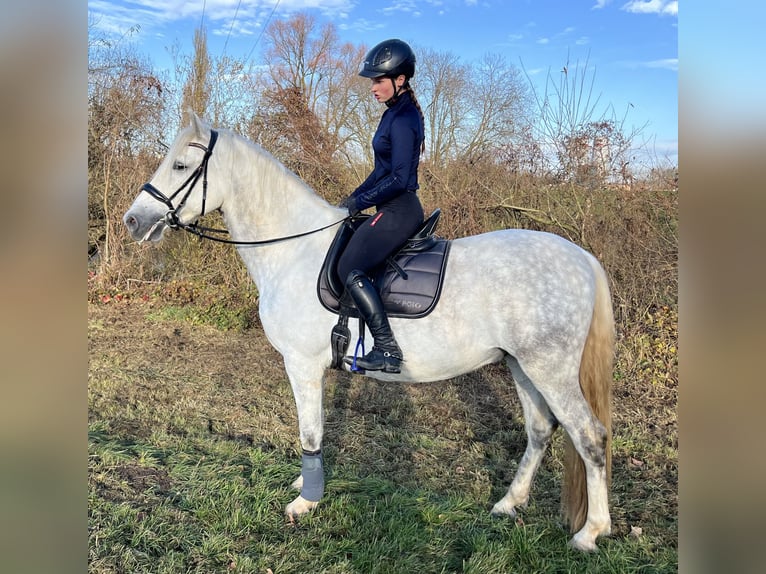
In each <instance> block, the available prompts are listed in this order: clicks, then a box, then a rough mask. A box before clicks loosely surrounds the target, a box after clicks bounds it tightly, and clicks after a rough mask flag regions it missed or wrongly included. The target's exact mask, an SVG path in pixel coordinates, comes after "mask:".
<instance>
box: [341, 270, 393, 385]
mask: <svg viewBox="0 0 766 574" xmlns="http://www.w3.org/2000/svg"><path fill="white" fill-rule="evenodd" d="M346 290H347V292H348V293H349V295H351V298H352V299H353V300H354V303H356V307H357V309H358V310H359V314H360V315H361V316H362V318H363V319H364V322H365V323H366V324H367V327H368V328H369V329H370V333H372V336H373V338H374V342H373V346H372V350H371V351H370V352H369V353H367V354H366V355H365V356H364V357H361V358H359V359H357V360H356V366H357V367H358V368H360V369H364V370H366V371H383V372H384V373H400V372H401V363H402V359H403V357H402V351H401V349H400V348H399V345H397V344H396V339H394V334H393V333H392V332H391V325H389V323H388V316H387V315H386V312H385V310H384V309H383V302H382V301H381V300H380V294H379V293H378V290H377V289H375V286H374V285H373V284H372V282H371V281H370V279H369V278H368V277H367V276H366V275H365V274H364V273H362V272H361V271H352V272H351V273H349V275H348V280H347V281H346ZM345 361H346V363H348V364H353V362H354V358H353V357H346V359H345Z"/></svg>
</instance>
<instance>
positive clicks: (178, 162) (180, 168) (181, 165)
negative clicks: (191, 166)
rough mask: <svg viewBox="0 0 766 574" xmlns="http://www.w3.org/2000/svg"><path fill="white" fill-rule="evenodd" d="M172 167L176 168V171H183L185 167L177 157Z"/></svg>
mask: <svg viewBox="0 0 766 574" xmlns="http://www.w3.org/2000/svg"><path fill="white" fill-rule="evenodd" d="M173 169H177V170H178V171H183V170H185V169H186V164H185V163H184V162H182V161H181V160H179V159H177V160H176V161H175V163H174V164H173Z"/></svg>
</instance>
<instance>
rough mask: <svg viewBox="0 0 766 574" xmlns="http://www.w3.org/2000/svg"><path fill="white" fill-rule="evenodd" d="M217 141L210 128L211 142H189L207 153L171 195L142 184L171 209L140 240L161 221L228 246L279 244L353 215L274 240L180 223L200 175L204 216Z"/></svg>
mask: <svg viewBox="0 0 766 574" xmlns="http://www.w3.org/2000/svg"><path fill="white" fill-rule="evenodd" d="M217 141H218V132H217V131H216V130H210V140H209V141H208V144H207V146H204V145H202V144H201V143H197V142H191V143H190V144H189V146H191V147H196V148H199V149H201V150H203V151H204V152H205V155H204V156H203V157H202V161H201V162H200V164H199V165H198V166H197V169H195V170H194V171H193V172H192V173H191V175H190V176H189V177H188V178H186V181H184V182H183V183H182V184H181V185H180V186H179V187H178V189H176V190H175V191H174V192H173V194H172V195H171V196H170V197H168V196H166V195H165V194H164V193H162V192H161V191H160V190H159V189H157V188H156V187H154V186H153V185H152V184H151V183H145V184H144V185H142V186H141V191H145V192H146V193H148V194H149V195H150V196H151V197H153V198H154V199H156V200H157V201H159V202H161V203H163V204H164V205H165V206H167V208H168V212H167V213H166V214H165V217H163V218H162V219H160V220H159V221H158V222H157V223H155V224H154V225H153V226H152V227H151V229H149V231H148V232H147V233H146V235H145V236H144V238H143V239H142V240H141V241H145V240H146V239H147V238H148V237H149V236H150V235H151V234H152V232H153V231H154V230H155V229H156V227H157V226H158V225H160V224H162V225H166V226H168V227H170V228H171V229H183V230H184V231H188V232H189V233H193V234H194V235H197V236H198V237H201V238H203V239H210V240H212V241H217V242H219V243H227V244H229V245H253V246H254V245H269V244H272V243H278V242H280V241H287V240H288V239H297V238H298V237H304V236H306V235H311V234H312V233H318V232H319V231H324V230H325V229H329V228H330V227H333V226H335V225H338V224H339V223H343V222H344V221H346V220H348V219H350V218H351V216H348V217H344V218H343V219H340V220H338V221H336V222H334V223H330V224H329V225H325V226H324V227H320V228H319V229H313V230H311V231H305V232H303V233H296V234H295V235H288V236H285V237H275V238H272V239H264V240H261V241H234V240H232V239H223V238H221V237H216V236H214V235H209V234H210V233H228V231H227V230H226V229H215V228H212V227H201V226H199V225H197V224H196V223H181V221H180V219H179V218H178V210H179V209H181V208H182V207H183V206H184V205H185V204H186V200H187V199H189V195H190V194H191V192H192V190H193V189H194V186H195V185H196V184H197V182H198V181H199V180H200V178H202V213H201V214H200V217H202V216H203V215H205V201H206V200H207V164H208V162H209V161H210V156H211V155H212V153H213V148H214V147H215V144H216V142H217ZM186 188H188V189H186ZM184 189H186V193H184V195H183V197H182V198H181V201H180V202H179V203H178V206H173V199H174V198H175V197H176V196H177V195H179V194H180V193H181V192H183V191H184Z"/></svg>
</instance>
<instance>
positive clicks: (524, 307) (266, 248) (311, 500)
mask: <svg viewBox="0 0 766 574" xmlns="http://www.w3.org/2000/svg"><path fill="white" fill-rule="evenodd" d="M213 146H215V148H214V149H213ZM208 176H209V178H210V185H209V186H208ZM200 179H202V180H203V181H202V182H200V181H199V180H200ZM160 190H162V191H160ZM166 194H169V195H166ZM216 209H218V210H220V211H221V212H222V214H223V217H224V221H225V223H226V227H227V228H228V231H229V233H230V237H231V241H232V242H234V243H236V242H256V241H261V242H263V243H262V244H260V245H241V244H240V245H237V247H236V248H237V250H238V251H239V254H240V255H241V257H242V259H243V260H244V263H245V265H246V266H247V269H248V272H249V273H250V275H251V277H252V278H253V281H255V284H256V286H257V288H258V293H259V313H260V318H261V322H262V324H263V329H264V332H265V333H266V336H267V337H268V339H269V341H270V342H271V344H272V345H273V346H274V347H275V348H276V350H277V351H279V352H280V353H281V354H282V356H283V358H284V363H285V369H286V371H287V376H288V377H289V380H290V384H291V386H292V391H293V394H294V397H295V404H296V408H297V413H298V424H299V427H300V442H301V446H302V448H303V453H304V454H303V465H302V472H301V476H299V477H298V479H297V480H296V481H295V482H294V483H293V486H294V487H296V488H298V489H301V493H300V494H299V495H298V496H297V497H296V498H295V500H293V501H292V502H291V503H290V504H288V505H287V507H286V510H285V512H286V513H287V515H288V516H289V517H291V518H294V517H298V516H300V515H303V514H305V513H308V512H310V511H312V510H313V509H314V508H315V507H316V506H317V503H318V501H319V499H320V498H321V497H322V494H323V492H324V478H323V467H322V458H321V448H322V435H323V423H324V420H323V419H324V414H323V409H322V395H323V387H324V380H325V374H326V370H327V369H328V367H329V366H330V364H331V357H332V353H331V345H330V332H331V330H332V327H333V325H334V324H335V323H336V321H337V316H336V315H334V314H333V313H331V312H330V311H328V310H326V309H325V308H324V307H323V306H322V305H321V304H320V301H319V299H318V297H317V288H316V284H317V277H318V274H319V271H320V267H321V265H322V262H323V260H324V257H325V254H326V252H327V250H328V247H329V245H330V243H331V242H332V240H333V238H334V235H335V232H336V230H337V225H335V224H337V223H338V222H339V221H341V220H343V219H344V218H345V217H346V216H347V215H348V213H347V212H346V210H345V209H341V208H338V207H334V206H332V205H330V204H329V203H328V202H326V201H325V200H324V199H323V198H321V197H319V196H318V195H316V193H315V192H314V191H313V190H312V189H310V188H309V187H308V186H307V185H306V184H305V183H304V182H303V181H302V180H301V179H299V178H298V177H297V176H296V175H295V174H293V173H292V172H290V171H289V170H288V169H286V168H285V167H284V166H283V165H282V164H281V163H279V162H278V161H277V160H276V159H275V158H274V157H273V156H271V155H270V154H269V153H268V152H266V151H264V150H263V149H262V148H261V147H260V146H258V145H256V144H254V143H252V142H250V141H248V140H247V139H245V138H244V137H242V136H239V135H237V134H236V133H234V132H231V131H229V130H220V133H219V132H218V131H217V130H213V129H211V127H210V126H208V125H207V124H206V123H204V122H203V121H202V120H200V119H199V118H197V117H194V118H193V119H192V121H191V125H190V126H189V127H186V128H184V129H182V130H181V131H180V133H179V134H178V136H177V137H176V140H175V142H174V143H173V145H172V146H171V147H170V149H169V152H168V155H167V157H165V159H164V160H163V161H162V163H161V165H160V166H159V168H158V170H157V172H156V173H155V174H154V176H153V177H152V180H151V182H150V183H147V184H146V185H144V187H143V188H142V191H141V192H140V193H139V195H138V196H137V197H136V199H135V201H134V202H133V205H132V206H131V207H130V209H129V210H128V211H127V212H126V214H125V216H124V223H125V225H126V226H127V227H128V229H129V231H130V233H131V234H132V236H133V237H134V238H135V239H137V240H139V241H147V240H148V241H153V242H156V241H159V240H160V239H161V237H162V235H163V234H164V232H165V230H166V229H168V228H179V227H182V228H183V227H185V226H187V225H190V224H194V223H196V221H197V220H198V218H199V217H200V216H201V215H204V214H205V213H207V212H210V211H212V210H216ZM313 231H315V232H313ZM306 232H313V233H308V234H306ZM304 234H305V235H304ZM294 236H299V237H294ZM281 238H287V239H283V240H277V241H274V242H270V241H269V240H270V239H281ZM355 323H356V321H351V324H350V325H349V326H350V328H351V331H352V340H353V338H354V337H356V336H357V329H356V326H355ZM391 325H392V328H393V331H394V333H395V335H396V339H397V341H398V342H399V345H400V347H401V348H402V350H403V353H404V359H405V360H404V362H403V363H402V372H401V374H395V375H393V374H384V373H382V372H380V371H378V372H368V373H367V376H370V377H374V378H377V379H381V380H387V381H423V382H424V381H439V380H444V379H449V378H451V377H455V376H458V375H461V374H464V373H467V372H470V371H473V370H475V369H478V368H479V367H481V366H483V365H487V364H489V363H495V362H498V361H503V360H504V361H505V362H506V364H507V365H508V367H509V368H510V372H511V375H512V376H513V381H514V383H515V385H516V389H517V392H518V395H519V398H520V401H521V404H522V406H523V410H524V418H525V426H526V431H527V435H528V442H527V447H526V451H525V452H524V455H523V457H522V458H521V461H520V463H519V468H518V471H517V473H516V475H515V477H514V479H513V481H512V483H511V485H510V487H509V488H508V492H507V494H506V495H505V496H504V497H503V498H502V499H501V500H500V501H499V502H497V503H496V504H495V505H494V507H493V508H492V511H491V512H492V514H495V515H511V516H514V515H515V512H516V507H518V506H522V505H524V504H526V502H527V501H528V498H529V490H530V487H531V483H532V480H533V478H534V475H535V472H536V471H537V469H538V467H539V465H540V462H541V460H542V457H543V455H544V453H545V450H546V447H547V445H548V443H549V441H550V438H551V435H552V434H553V432H554V430H555V429H556V427H557V426H558V425H561V427H562V428H563V429H564V430H565V431H566V437H567V443H568V444H569V445H570V447H571V445H573V447H574V450H572V449H571V448H570V450H569V452H570V453H571V454H570V455H568V456H567V457H566V461H565V465H566V470H567V472H566V476H565V480H564V486H563V493H562V501H563V502H565V505H564V506H565V507H566V508H565V510H564V512H565V518H566V520H567V521H568V523H569V525H570V527H571V529H572V531H573V532H575V534H574V536H573V538H572V540H571V544H572V545H573V546H574V547H575V548H578V549H581V550H586V551H589V550H596V538H597V537H599V536H602V535H608V534H609V533H610V530H611V518H610V516H609V508H608V483H609V480H610V466H611V456H610V442H611V384H612V362H613V354H614V319H613V314H612V306H611V300H610V294H609V287H608V282H607V277H606V275H605V272H604V271H603V269H602V267H601V265H600V264H599V263H598V262H597V261H596V259H595V258H594V257H593V256H592V255H590V254H589V253H587V252H586V251H584V250H583V249H581V248H580V247H578V246H577V245H575V244H573V243H571V242H569V241H567V240H565V239H563V238H561V237H558V236H556V235H553V234H550V233H543V232H535V231H528V230H520V229H509V230H503V231H494V232H491V233H484V234H481V235H476V236H470V237H465V238H460V239H455V240H453V242H452V246H451V251H450V255H449V259H448V263H447V268H446V277H445V282H444V286H443V289H442V293H441V299H440V301H439V303H438V305H437V306H436V308H435V309H434V310H433V311H432V312H431V313H430V314H429V315H427V316H426V317H423V318H420V319H407V318H392V319H391ZM345 368H348V367H345Z"/></svg>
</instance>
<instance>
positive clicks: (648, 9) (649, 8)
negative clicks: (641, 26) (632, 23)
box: [622, 0, 678, 16]
mask: <svg viewBox="0 0 766 574" xmlns="http://www.w3.org/2000/svg"><path fill="white" fill-rule="evenodd" d="M622 9H623V10H625V11H626V12H631V13H632V14H669V15H671V16H678V2H677V1H676V2H668V0H631V1H630V2H628V3H627V4H625V5H624V6H623V7H622Z"/></svg>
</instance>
